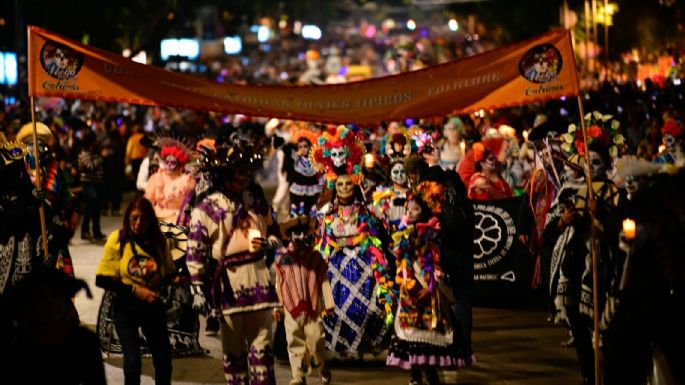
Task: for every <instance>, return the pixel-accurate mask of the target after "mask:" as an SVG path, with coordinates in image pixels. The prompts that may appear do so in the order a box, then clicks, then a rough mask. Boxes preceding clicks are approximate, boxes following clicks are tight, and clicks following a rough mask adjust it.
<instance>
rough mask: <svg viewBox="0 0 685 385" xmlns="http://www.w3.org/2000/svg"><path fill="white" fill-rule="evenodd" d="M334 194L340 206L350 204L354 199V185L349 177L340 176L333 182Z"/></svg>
mask: <svg viewBox="0 0 685 385" xmlns="http://www.w3.org/2000/svg"><path fill="white" fill-rule="evenodd" d="M335 193H336V194H337V196H338V200H339V201H340V203H342V204H350V203H352V199H353V198H354V183H353V182H352V178H350V176H349V175H340V176H339V177H338V179H336V181H335Z"/></svg>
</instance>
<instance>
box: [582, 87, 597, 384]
mask: <svg viewBox="0 0 685 385" xmlns="http://www.w3.org/2000/svg"><path fill="white" fill-rule="evenodd" d="M581 95H582V92H581V93H579V94H578V112H579V114H580V127H581V130H582V132H583V145H584V146H585V176H586V179H585V180H586V181H587V185H588V194H587V199H588V201H590V200H594V199H595V192H594V190H593V188H592V173H591V170H590V150H589V149H588V146H587V127H586V126H585V111H584V110H583V98H582V96H581ZM588 208H589V207H588ZM588 212H589V213H590V230H591V238H590V253H591V254H592V314H593V317H592V318H593V321H594V328H593V329H594V338H593V340H594V352H595V385H601V379H602V376H601V361H600V351H599V293H598V286H599V283H598V277H597V270H598V261H597V228H596V226H595V214H594V213H593V212H592V210H588Z"/></svg>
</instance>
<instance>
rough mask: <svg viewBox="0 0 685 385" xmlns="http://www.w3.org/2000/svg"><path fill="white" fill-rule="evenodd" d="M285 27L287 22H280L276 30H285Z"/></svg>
mask: <svg viewBox="0 0 685 385" xmlns="http://www.w3.org/2000/svg"><path fill="white" fill-rule="evenodd" d="M287 26H288V22H287V21H285V20H281V21H279V22H278V28H280V29H285V27H287Z"/></svg>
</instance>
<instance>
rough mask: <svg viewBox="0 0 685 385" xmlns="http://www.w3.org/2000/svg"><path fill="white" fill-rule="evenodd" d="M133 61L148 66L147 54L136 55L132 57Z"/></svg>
mask: <svg viewBox="0 0 685 385" xmlns="http://www.w3.org/2000/svg"><path fill="white" fill-rule="evenodd" d="M131 60H133V61H134V62H136V63H141V64H147V52H145V51H140V52H138V53H137V54H136V56H134V57H132V58H131Z"/></svg>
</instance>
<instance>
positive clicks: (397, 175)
mask: <svg viewBox="0 0 685 385" xmlns="http://www.w3.org/2000/svg"><path fill="white" fill-rule="evenodd" d="M390 180H392V183H394V184H396V185H398V186H404V185H406V184H407V173H406V172H405V171H404V164H402V163H401V162H399V163H395V164H394V165H393V166H392V168H391V169H390Z"/></svg>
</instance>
